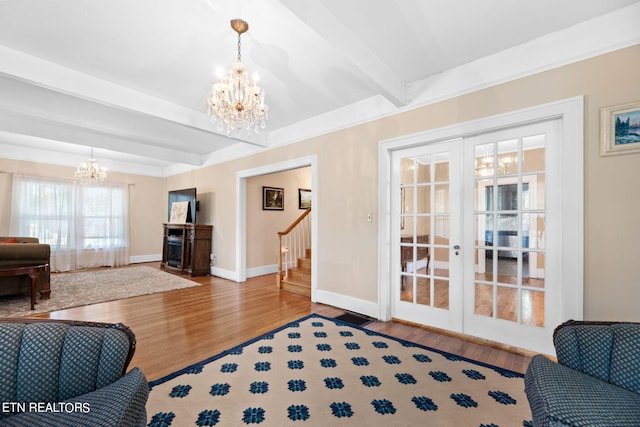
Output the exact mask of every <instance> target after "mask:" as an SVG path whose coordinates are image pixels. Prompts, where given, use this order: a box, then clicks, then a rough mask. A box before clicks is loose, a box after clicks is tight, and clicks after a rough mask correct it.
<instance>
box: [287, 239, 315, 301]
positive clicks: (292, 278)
mask: <svg viewBox="0 0 640 427" xmlns="http://www.w3.org/2000/svg"><path fill="white" fill-rule="evenodd" d="M280 289H284V290H286V291H291V292H295V293H297V294H302V295H306V296H308V297H310V296H311V249H307V250H306V251H305V255H304V257H302V258H298V266H297V267H293V268H290V269H289V270H288V271H287V276H286V277H284V278H283V279H282V280H281V281H280Z"/></svg>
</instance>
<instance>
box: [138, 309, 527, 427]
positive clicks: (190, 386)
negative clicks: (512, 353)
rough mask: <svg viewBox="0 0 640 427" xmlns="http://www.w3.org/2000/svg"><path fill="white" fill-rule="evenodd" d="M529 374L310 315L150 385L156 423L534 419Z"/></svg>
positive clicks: (507, 422)
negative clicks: (525, 379) (527, 385)
mask: <svg viewBox="0 0 640 427" xmlns="http://www.w3.org/2000/svg"><path fill="white" fill-rule="evenodd" d="M522 377H523V376H522V375H521V374H519V373H516V372H512V371H508V370H505V369H501V368H498V367H495V366H491V365H487V364H484V363H480V362H476V361H473V360H470V359H466V358H462V357H460V356H456V355H453V354H449V353H445V352H442V351H439V350H435V349H432V348H428V347H425V346H422V345H419V344H415V343H411V342H408V341H404V340H401V339H397V338H394V337H391V336H387V335H382V334H379V333H376V332H372V331H369V330H366V329H363V328H360V327H358V326H354V325H351V324H348V323H345V322H341V321H339V320H336V319H330V318H326V317H322V316H318V315H315V314H314V315H311V316H308V317H305V318H302V319H300V320H298V321H296V322H293V323H290V324H288V325H285V326H283V327H281V328H279V329H277V330H275V331H273V332H270V333H268V334H265V335H263V336H260V337H258V338H255V339H253V340H251V341H249V342H247V343H244V344H242V345H240V346H238V347H235V348H233V349H231V350H229V351H225V352H223V353H221V354H219V355H217V356H214V357H211V358H209V359H207V360H205V361H203V362H201V363H197V364H195V365H192V366H189V367H188V368H185V369H183V370H181V371H178V372H175V373H173V374H171V375H168V376H166V377H164V378H161V379H159V380H157V381H152V382H151V383H150V389H151V392H150V394H149V400H148V403H147V413H148V417H149V419H148V421H149V425H150V426H153V427H160V426H187V425H197V426H215V425H219V426H246V425H254V424H258V425H261V426H334V425H341V426H342V425H344V426H366V425H369V426H378V425H385V426H394V427H395V426H427V425H428V426H446V427H450V426H456V427H463V426H474V427H478V426H484V427H489V426H499V427H506V426H525V427H526V426H531V425H532V423H531V421H530V420H531V411H530V409H529V405H528V402H527V399H526V397H525V394H524V382H523V379H522Z"/></svg>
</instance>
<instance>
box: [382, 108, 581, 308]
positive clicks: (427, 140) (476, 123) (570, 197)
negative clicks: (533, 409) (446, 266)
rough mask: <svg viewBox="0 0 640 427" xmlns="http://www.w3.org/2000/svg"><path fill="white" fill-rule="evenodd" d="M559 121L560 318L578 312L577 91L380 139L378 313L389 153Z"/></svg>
mask: <svg viewBox="0 0 640 427" xmlns="http://www.w3.org/2000/svg"><path fill="white" fill-rule="evenodd" d="M551 119H560V120H561V121H562V140H563V145H562V155H561V164H562V171H561V181H562V185H563V198H562V202H561V203H562V207H563V209H562V212H563V216H562V220H561V221H562V242H563V244H562V248H561V253H562V259H563V263H562V266H561V271H560V275H559V277H560V280H561V283H562V289H561V292H560V299H561V302H560V304H561V307H562V309H561V310H562V313H561V315H560V318H561V319H563V320H568V319H576V320H580V319H582V318H583V305H584V304H583V299H584V290H583V285H584V280H583V275H584V273H583V271H584V270H583V265H584V99H583V97H582V96H578V97H573V98H568V99H563V100H560V101H555V102H551V103H548V104H543V105H539V106H534V107H530V108H526V109H523V110H517V111H513V112H509V113H504V114H499V115H496V116H491V117H486V118H482V119H478V120H473V121H470V122H464V123H460V124H455V125H451V126H447V127H442V128H438V129H433V130H429V131H425V132H420V133H416V134H412V135H407V136H403V137H398V138H393V139H389V140H384V141H381V142H380V145H379V157H378V159H379V160H378V162H379V163H378V180H379V181H378V218H380V222H379V229H378V236H379V249H378V302H379V308H380V313H379V318H380V319H382V320H390V319H391V307H392V305H391V297H392V296H391V280H392V277H391V271H392V265H391V251H392V250H393V248H392V242H391V223H392V221H391V196H390V195H391V173H392V170H391V153H392V152H393V151H395V150H398V149H401V148H408V147H412V146H417V145H422V144H431V143H435V142H440V141H445V140H451V139H454V138H465V137H469V136H474V135H478V134H481V133H485V132H489V131H497V130H500V129H504V128H510V127H514V126H522V125H526V124H531V123H535V122H540V121H546V120H551Z"/></svg>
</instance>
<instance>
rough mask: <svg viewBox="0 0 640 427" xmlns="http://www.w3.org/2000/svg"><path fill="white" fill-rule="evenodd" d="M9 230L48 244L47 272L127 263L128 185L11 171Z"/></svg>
mask: <svg viewBox="0 0 640 427" xmlns="http://www.w3.org/2000/svg"><path fill="white" fill-rule="evenodd" d="M12 195H13V197H12V209H11V232H12V234H14V235H17V236H32V237H37V238H38V239H39V240H40V242H41V243H47V244H49V245H51V252H52V256H51V269H52V271H67V270H73V269H77V268H87V267H99V266H115V265H123V264H128V198H129V196H128V187H127V186H126V185H121V184H106V185H85V184H79V183H77V182H75V181H72V180H65V179H56V178H43V177H32V176H25V175H15V176H14V178H13V192H12Z"/></svg>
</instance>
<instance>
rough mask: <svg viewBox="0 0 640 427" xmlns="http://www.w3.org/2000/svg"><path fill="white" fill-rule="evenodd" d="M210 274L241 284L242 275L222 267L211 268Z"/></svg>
mask: <svg viewBox="0 0 640 427" xmlns="http://www.w3.org/2000/svg"><path fill="white" fill-rule="evenodd" d="M209 273H210V274H211V275H212V276H216V277H221V278H223V279H227V280H232V281H234V282H240V275H239V274H238V273H237V272H235V271H231V270H226V269H224V268H220V267H211V268H210V269H209Z"/></svg>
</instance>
